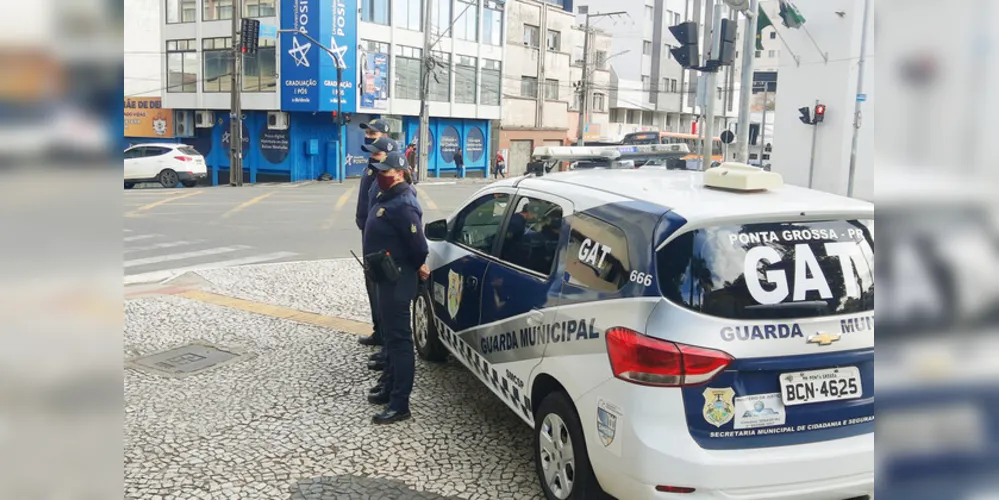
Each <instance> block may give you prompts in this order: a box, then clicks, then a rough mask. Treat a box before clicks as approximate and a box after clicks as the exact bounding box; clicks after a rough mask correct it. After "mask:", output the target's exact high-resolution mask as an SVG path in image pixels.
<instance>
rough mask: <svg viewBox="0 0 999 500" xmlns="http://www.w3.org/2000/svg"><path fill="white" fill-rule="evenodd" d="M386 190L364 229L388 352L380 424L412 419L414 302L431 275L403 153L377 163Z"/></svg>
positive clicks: (373, 399) (376, 397) (377, 397)
mask: <svg viewBox="0 0 999 500" xmlns="http://www.w3.org/2000/svg"><path fill="white" fill-rule="evenodd" d="M373 167H374V168H375V169H376V170H377V171H378V174H377V175H376V182H377V184H378V189H379V192H380V195H379V196H378V201H377V202H375V204H374V205H373V206H372V207H371V211H370V213H369V214H368V218H367V221H366V223H365V229H364V243H363V249H364V259H365V263H366V265H367V266H368V267H369V269H371V270H372V272H371V274H372V277H373V278H374V280H375V282H376V290H377V297H378V298H377V302H378V316H379V325H380V327H381V331H382V335H383V338H384V340H385V350H386V352H387V354H388V368H387V370H386V377H385V383H384V387H383V390H382V391H381V392H379V393H376V394H370V395H369V396H368V402H370V403H372V404H378V405H385V407H384V409H383V411H382V412H380V413H378V414H376V415H375V416H374V417H372V422H374V423H375V424H391V423H394V422H398V421H402V420H406V419H408V418H410V416H411V414H410V411H409V396H410V393H411V392H412V390H413V378H414V371H415V355H414V352H413V330H412V326H411V324H410V312H409V305H410V302H411V301H412V300H413V297H414V296H416V291H417V287H418V285H419V280H421V279H427V278H428V277H429V276H430V270H429V268H428V267H427V265H426V263H425V262H426V259H427V254H428V249H427V240H426V238H424V236H423V210H422V209H421V208H420V204H419V203H418V202H417V200H416V196H415V195H414V194H413V191H412V189H411V186H410V185H409V183H407V182H406V180H405V177H406V174H405V172H406V170H408V168H409V164H408V162H407V161H406V157H405V156H403V155H402V154H401V153H399V152H394V153H388V154H387V155H386V158H385V160H384V161H382V162H379V163H375V164H374V165H373Z"/></svg>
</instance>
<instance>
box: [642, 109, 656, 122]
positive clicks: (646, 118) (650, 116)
mask: <svg viewBox="0 0 999 500" xmlns="http://www.w3.org/2000/svg"><path fill="white" fill-rule="evenodd" d="M655 117H656V115H655V113H653V112H651V111H642V125H652V124H654V122H655Z"/></svg>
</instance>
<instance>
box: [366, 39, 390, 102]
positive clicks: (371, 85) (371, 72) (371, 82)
mask: <svg viewBox="0 0 999 500" xmlns="http://www.w3.org/2000/svg"><path fill="white" fill-rule="evenodd" d="M358 47H359V50H358V56H359V57H360V61H359V62H358V64H360V65H361V83H360V84H361V85H363V86H364V88H362V89H361V93H362V94H369V95H371V94H373V95H375V96H376V97H374V99H387V98H388V97H389V89H390V88H391V86H390V85H389V75H391V74H392V67H391V64H392V63H391V59H390V58H389V57H388V55H389V54H391V52H389V44H387V43H384V42H375V41H373V40H359V43H358ZM376 54H382V55H385V56H386V57H385V59H386V60H387V61H386V63H385V64H386V67H385V69H384V71H385V73H384V74H382V73H381V68H379V67H378V66H376V65H375V55H376ZM369 56H370V57H369ZM369 65H370V66H369Z"/></svg>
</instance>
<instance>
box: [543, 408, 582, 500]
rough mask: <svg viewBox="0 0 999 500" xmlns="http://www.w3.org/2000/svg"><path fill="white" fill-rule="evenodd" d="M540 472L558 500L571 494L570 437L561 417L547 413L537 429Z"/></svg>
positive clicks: (572, 462) (573, 462) (573, 468)
mask: <svg viewBox="0 0 999 500" xmlns="http://www.w3.org/2000/svg"><path fill="white" fill-rule="evenodd" d="M538 433H539V436H540V439H538V448H539V450H538V451H539V452H540V455H539V456H540V463H541V470H542V472H543V475H544V477H543V480H544V482H545V484H546V485H547V486H548V490H549V491H551V493H552V494H553V495H555V497H556V498H558V499H559V500H565V499H566V498H569V495H571V494H572V487H573V485H574V484H575V482H576V457H575V454H574V452H573V446H572V436H571V435H570V434H569V427H568V426H566V425H565V421H564V420H562V417H560V416H558V415H557V414H554V413H549V414H548V415H546V416H545V418H544V420H542V422H541V427H540V428H539V429H538Z"/></svg>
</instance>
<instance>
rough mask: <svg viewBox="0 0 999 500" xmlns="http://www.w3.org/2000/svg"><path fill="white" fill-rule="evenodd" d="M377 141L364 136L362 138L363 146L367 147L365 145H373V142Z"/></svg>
mask: <svg viewBox="0 0 999 500" xmlns="http://www.w3.org/2000/svg"><path fill="white" fill-rule="evenodd" d="M377 140H378V139H375V138H374V137H367V136H365V137H364V144H365V145H367V144H371V143H373V142H375V141H377Z"/></svg>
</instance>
